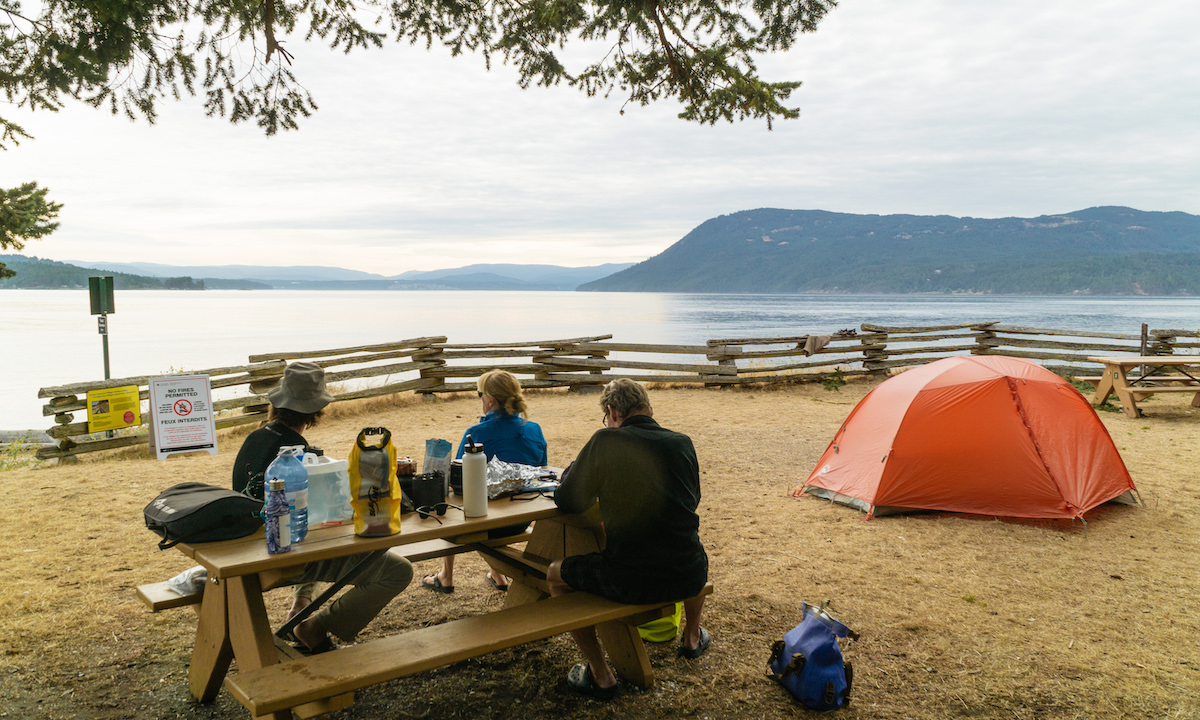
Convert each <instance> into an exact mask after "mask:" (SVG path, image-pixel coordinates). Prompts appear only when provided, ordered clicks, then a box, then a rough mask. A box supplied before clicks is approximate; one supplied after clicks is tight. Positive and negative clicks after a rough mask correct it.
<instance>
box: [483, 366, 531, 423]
mask: <svg viewBox="0 0 1200 720" xmlns="http://www.w3.org/2000/svg"><path fill="white" fill-rule="evenodd" d="M479 392H481V393H483V394H484V395H489V396H491V398H492V399H493V400H495V401H496V404H497V405H499V406H500V411H501V412H503V413H504V414H505V415H527V414H528V413H529V408H528V406H526V405H525V395H524V394H522V392H521V383H520V381H519V380H517V378H515V377H514V376H513V374H512V373H510V372H507V371H505V370H489V371H488V372H486V373H484V374H483V376H482V377H481V378H479Z"/></svg>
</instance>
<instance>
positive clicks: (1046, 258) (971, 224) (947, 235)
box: [579, 207, 1200, 295]
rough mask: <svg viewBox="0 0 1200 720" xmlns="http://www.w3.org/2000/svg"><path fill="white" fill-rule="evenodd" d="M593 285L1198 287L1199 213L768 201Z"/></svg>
mask: <svg viewBox="0 0 1200 720" xmlns="http://www.w3.org/2000/svg"><path fill="white" fill-rule="evenodd" d="M579 289H580V290H587V291H639V292H717V293H802V292H845V293H913V292H964V293H968V292H969V293H1025V294H1063V293H1091V294H1153V295H1173V294H1200V216H1196V215H1189V214H1187V213H1182V212H1143V211H1140V210H1134V209H1132V208H1127V207H1095V208H1089V209H1087V210H1080V211H1077V212H1071V213H1065V214H1062V215H1044V216H1040V217H1036V218H1000V219H980V218H969V217H967V218H960V217H952V216H948V215H937V216H922V215H853V214H847V213H834V212H827V211H824V210H780V209H773V208H761V209H758V210H746V211H743V212H737V213H733V214H731V215H722V216H720V217H716V218H713V219H711V220H707V221H705V222H704V223H702V224H700V225H699V226H698V227H696V228H695V229H694V230H692V231H691V232H690V233H688V234H687V235H686V236H684V237H683V238H682V239H681V240H679V241H678V242H676V243H675V244H673V245H672V246H670V247H669V248H667V249H666V250H664V251H663V252H661V253H659V254H658V255H656V256H654V257H652V258H650V259H648V260H645V261H644V262H641V263H638V264H637V265H634V266H633V267H631V268H629V269H627V270H623V271H621V272H618V273H614V274H613V275H610V276H608V277H606V278H602V279H599V280H596V281H594V282H591V283H587V284H585V285H582V286H580V288H579Z"/></svg>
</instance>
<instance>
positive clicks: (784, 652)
mask: <svg viewBox="0 0 1200 720" xmlns="http://www.w3.org/2000/svg"><path fill="white" fill-rule="evenodd" d="M827 602H828V601H827ZM802 612H803V614H804V619H803V620H801V621H800V624H799V625H797V626H796V627H794V628H792V629H791V630H789V631H788V633H787V634H786V635H784V636H783V639H782V640H776V641H775V644H774V646H773V647H772V648H771V660H770V662H769V663H768V666H767V674H768V675H770V676H771V677H773V678H774V679H776V680H778V681H779V684H780V685H783V686H784V687H785V688H787V689H788V691H789V692H791V693H792V694H793V695H795V696H796V699H798V700H799V701H800V702H802V703H804V704H805V705H807V706H808V707H810V708H812V709H814V710H836V709H837V708H840V707H842V706H843V705H845V704H846V703H848V702H850V686H851V684H852V683H853V682H854V669H853V667H851V665H850V663H848V662H844V661H843V660H842V649H841V648H840V647H838V642H837V639H838V638H844V637H850V638H851V639H858V633H855V632H853V631H851V630H850V629H849V628H847V627H846V626H845V625H843V624H841V623H840V622H838V621H837V620H834V619H833V618H832V617H830V616H829V613H827V612H825V607H824V606H821V607H813V606H812V605H809V604H808V603H804V606H803V608H802Z"/></svg>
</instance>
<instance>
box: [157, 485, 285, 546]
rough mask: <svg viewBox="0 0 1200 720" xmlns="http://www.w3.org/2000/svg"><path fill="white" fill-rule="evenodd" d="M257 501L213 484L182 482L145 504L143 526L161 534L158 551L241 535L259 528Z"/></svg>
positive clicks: (260, 509)
mask: <svg viewBox="0 0 1200 720" xmlns="http://www.w3.org/2000/svg"><path fill="white" fill-rule="evenodd" d="M262 508H263V503H262V501H261V500H255V499H254V498H252V497H249V496H248V495H242V494H241V493H237V492H234V491H233V490H228V489H226V488H222V487H216V486H214V485H205V484H204V483H198V482H185V483H180V484H178V485H174V486H172V487H169V488H167V489H166V490H164V491H162V493H161V494H160V495H159V496H158V497H156V498H154V500H153V502H151V503H150V504H149V505H147V506H146V508H145V509H144V510H143V511H142V514H144V515H145V516H146V527H147V528H149V529H150V530H151V531H153V532H154V533H156V534H158V535H161V536H162V541H161V542H159V543H158V549H159V550H166V549H167V548H169V547H174V546H175V545H176V544H177V543H181V542H186V543H194V542H212V541H214V540H232V539H234V538H240V537H245V536H247V535H250V534H251V533H253V532H254V531H255V530H258V529H259V528H260V527H262V524H263V519H262Z"/></svg>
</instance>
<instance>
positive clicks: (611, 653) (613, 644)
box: [596, 621, 654, 689]
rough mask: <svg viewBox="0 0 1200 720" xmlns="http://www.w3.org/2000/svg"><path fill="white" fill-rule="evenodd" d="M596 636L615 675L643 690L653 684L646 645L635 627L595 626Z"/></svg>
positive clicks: (623, 625)
mask: <svg viewBox="0 0 1200 720" xmlns="http://www.w3.org/2000/svg"><path fill="white" fill-rule="evenodd" d="M596 635H597V636H599V638H600V643H601V644H602V645H604V649H605V650H607V651H608V661H609V662H610V663H612V666H613V670H615V671H616V673H617V675H619V676H620V677H621V678H622V679H623V680H625V681H626V682H629V683H633V684H634V685H637V686H638V687H640V688H643V689H644V688H648V687H650V686H651V685H653V684H654V669H653V668H652V667H650V656H649V655H648V654H647V653H646V643H645V642H643V641H642V636H641V635H640V634H639V633H638V629H637V627H636V626H634V625H627V624H625V623H623V622H620V621H614V622H607V623H602V624H600V625H597V626H596Z"/></svg>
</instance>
